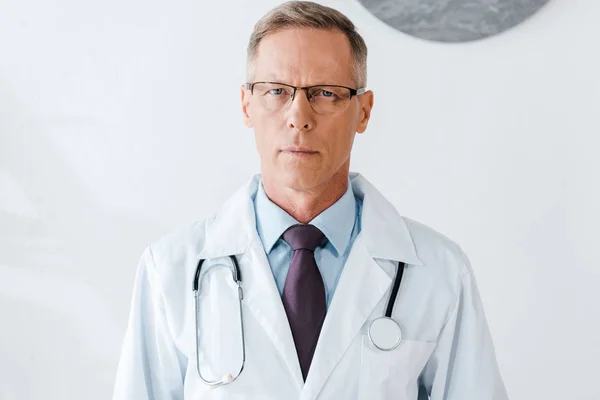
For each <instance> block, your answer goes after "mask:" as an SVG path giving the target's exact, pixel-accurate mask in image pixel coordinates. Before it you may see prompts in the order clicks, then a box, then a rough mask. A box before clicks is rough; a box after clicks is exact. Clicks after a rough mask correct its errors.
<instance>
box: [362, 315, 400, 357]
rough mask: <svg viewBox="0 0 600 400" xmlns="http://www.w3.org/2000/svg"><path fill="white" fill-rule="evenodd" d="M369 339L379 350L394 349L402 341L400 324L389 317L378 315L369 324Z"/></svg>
mask: <svg viewBox="0 0 600 400" xmlns="http://www.w3.org/2000/svg"><path fill="white" fill-rule="evenodd" d="M368 334H369V340H370V341H371V343H372V344H373V346H375V347H377V348H378V349H379V350H383V351H390V350H394V349H395V348H396V347H398V345H399V344H400V342H401V341H402V330H401V329H400V325H398V323H397V322H396V321H395V320H393V319H392V318H390V317H379V318H376V319H374V320H373V322H371V324H370V325H369V332H368Z"/></svg>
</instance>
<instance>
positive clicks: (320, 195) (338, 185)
mask: <svg viewBox="0 0 600 400" xmlns="http://www.w3.org/2000/svg"><path fill="white" fill-rule="evenodd" d="M263 187H264V189H265V193H266V194H267V197H268V198H269V199H270V200H271V201H272V202H273V203H275V204H277V205H278V206H279V207H280V208H281V209H283V210H284V211H285V212H287V213H288V214H290V215H291V216H292V217H293V218H294V219H295V220H296V221H298V222H300V223H302V224H306V223H308V222H310V221H312V220H313V219H314V218H315V217H316V216H317V215H319V214H321V213H322V212H323V211H325V210H326V209H328V208H329V207H331V206H332V205H333V204H334V203H335V202H336V201H338V200H339V199H340V198H341V197H342V196H343V195H344V193H346V190H347V189H348V173H347V172H346V173H343V171H342V173H337V174H336V175H334V176H333V177H332V178H331V179H330V180H328V181H327V182H324V183H322V184H321V185H319V186H318V187H316V188H312V189H310V190H295V189H291V188H287V187H284V188H282V187H277V186H276V184H275V183H274V182H273V181H272V180H270V179H269V178H268V177H265V176H264V175H263Z"/></svg>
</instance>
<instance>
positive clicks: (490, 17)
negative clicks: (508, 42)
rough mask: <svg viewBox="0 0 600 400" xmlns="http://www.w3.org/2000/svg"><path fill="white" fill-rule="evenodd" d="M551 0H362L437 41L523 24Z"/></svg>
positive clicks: (389, 20)
mask: <svg viewBox="0 0 600 400" xmlns="http://www.w3.org/2000/svg"><path fill="white" fill-rule="evenodd" d="M548 1H549V0H359V2H360V3H361V4H362V5H363V6H364V7H366V8H367V10H369V11H370V12H371V13H372V14H373V15H375V16H376V17H377V18H379V19H380V20H381V21H383V22H385V23H386V24H388V25H390V26H391V27H393V28H395V29H397V30H399V31H401V32H404V33H407V34H409V35H412V36H416V37H419V38H422V39H427V40H433V41H437V42H469V41H472V40H478V39H483V38H486V37H489V36H493V35H495V34H497V33H500V32H503V31H505V30H507V29H509V28H512V27H513V26H515V25H517V24H520V23H521V22H523V21H525V20H526V19H527V18H529V17H530V16H531V15H532V14H534V13H535V12H536V11H538V10H539V9H540V8H542V7H543V6H544V5H545V4H546V3H548Z"/></svg>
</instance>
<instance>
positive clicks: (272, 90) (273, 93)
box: [269, 88, 284, 96]
mask: <svg viewBox="0 0 600 400" xmlns="http://www.w3.org/2000/svg"><path fill="white" fill-rule="evenodd" d="M283 93H284V92H283V89H282V88H277V89H271V90H269V94H272V95H275V96H279V95H282V94H283Z"/></svg>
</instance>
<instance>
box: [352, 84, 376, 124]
mask: <svg viewBox="0 0 600 400" xmlns="http://www.w3.org/2000/svg"><path fill="white" fill-rule="evenodd" d="M358 101H359V104H360V114H359V119H358V125H357V127H356V132H358V133H363V132H364V131H366V130H367V125H368V124H369V119H370V118H371V110H372V109H373V103H374V101H375V99H374V95H373V91H371V90H369V91H367V92H365V93H363V94H361V95H360V96H359V97H358Z"/></svg>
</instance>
